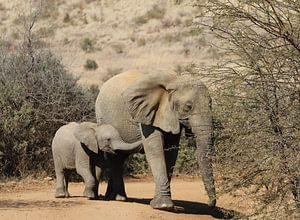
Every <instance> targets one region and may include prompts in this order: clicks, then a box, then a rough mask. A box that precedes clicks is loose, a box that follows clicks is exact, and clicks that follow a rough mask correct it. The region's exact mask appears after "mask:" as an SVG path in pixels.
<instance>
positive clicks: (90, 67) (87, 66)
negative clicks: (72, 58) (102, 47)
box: [84, 59, 98, 70]
mask: <svg viewBox="0 0 300 220" xmlns="http://www.w3.org/2000/svg"><path fill="white" fill-rule="evenodd" d="M97 68H98V64H97V63H96V61H95V60H90V59H87V60H86V63H85V65H84V69H86V70H96V69H97Z"/></svg>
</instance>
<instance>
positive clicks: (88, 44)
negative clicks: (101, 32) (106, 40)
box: [80, 37, 95, 53]
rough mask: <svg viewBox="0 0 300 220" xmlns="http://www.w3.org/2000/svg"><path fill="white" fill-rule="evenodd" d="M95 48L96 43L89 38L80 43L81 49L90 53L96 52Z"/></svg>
mask: <svg viewBox="0 0 300 220" xmlns="http://www.w3.org/2000/svg"><path fill="white" fill-rule="evenodd" d="M94 46H95V42H94V41H93V40H91V39H90V38H88V37H86V38H84V39H83V40H82V41H81V42H80V47H81V49H82V50H83V51H85V52H88V53H90V52H93V51H94V50H95V48H94Z"/></svg>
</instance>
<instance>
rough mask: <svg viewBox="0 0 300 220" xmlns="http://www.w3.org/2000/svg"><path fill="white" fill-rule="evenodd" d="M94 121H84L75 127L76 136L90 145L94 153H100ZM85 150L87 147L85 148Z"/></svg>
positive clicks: (89, 147) (81, 141)
mask: <svg viewBox="0 0 300 220" xmlns="http://www.w3.org/2000/svg"><path fill="white" fill-rule="evenodd" d="M95 126H96V125H95V124H94V123H82V124H80V125H79V126H78V127H77V128H76V129H74V132H73V134H74V136H75V138H76V139H77V140H78V141H79V142H80V143H83V144H84V145H86V146H87V147H88V149H89V150H91V151H93V152H94V153H96V154H97V153H98V144H97V140H96V135H95V129H94V128H95ZM84 150H85V149H84Z"/></svg>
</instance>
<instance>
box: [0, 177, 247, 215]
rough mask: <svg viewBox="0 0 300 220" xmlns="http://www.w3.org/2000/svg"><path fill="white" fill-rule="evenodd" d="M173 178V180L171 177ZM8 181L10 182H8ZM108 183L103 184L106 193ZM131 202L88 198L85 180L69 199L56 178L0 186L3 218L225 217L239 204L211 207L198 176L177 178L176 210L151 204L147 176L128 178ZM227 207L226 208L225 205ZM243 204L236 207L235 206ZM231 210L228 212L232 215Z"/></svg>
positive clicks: (72, 187) (230, 202) (226, 200)
mask: <svg viewBox="0 0 300 220" xmlns="http://www.w3.org/2000/svg"><path fill="white" fill-rule="evenodd" d="M172 181H173V180H172ZM7 185H8V186H7ZM105 189H106V183H102V184H101V187H100V192H101V194H104V191H105ZM126 190H127V194H128V197H129V201H128V202H116V201H103V200H87V199H86V198H84V197H82V191H83V183H71V184H70V190H69V191H70V194H71V198H68V199H55V198H54V182H53V181H48V182H47V181H43V182H34V183H30V184H28V183H24V184H20V183H13V184H11V183H9V184H6V185H4V184H2V185H1V187H0V219H1V220H15V219H16V220H17V219H18V220H23V219H28V220H29V219H30V220H56V219H58V220H68V219H72V220H76V219H81V220H82V219H89V220H90V219H91V220H93V219H105V220H115V219H130V220H135V219H143V220H146V219H153V220H155V219H171V220H179V219H184V220H189V219H215V218H224V217H226V216H225V215H224V213H226V212H227V213H228V211H229V210H228V209H233V207H235V206H236V205H234V204H237V201H235V200H234V199H233V198H231V197H229V196H225V197H222V198H220V199H219V200H218V206H219V207H222V208H217V209H213V210H212V209H209V208H208V207H207V206H206V201H207V197H206V194H205V192H204V189H203V184H202V183H201V182H200V181H199V180H198V179H187V180H186V179H174V181H173V182H172V197H173V200H174V202H175V205H176V210H175V211H174V212H166V211H159V210H154V209H152V208H151V207H150V206H149V201H150V199H151V198H152V196H153V192H154V183H153V181H152V180H151V179H147V180H139V181H133V180H126ZM226 208H227V209H226ZM238 209H239V210H242V209H243V207H239V208H237V207H235V210H238ZM231 213H232V212H229V216H230V215H231Z"/></svg>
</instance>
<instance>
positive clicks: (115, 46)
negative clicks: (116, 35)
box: [111, 43, 125, 54]
mask: <svg viewBox="0 0 300 220" xmlns="http://www.w3.org/2000/svg"><path fill="white" fill-rule="evenodd" d="M111 47H112V48H113V49H114V51H115V52H116V53H118V54H120V53H123V52H124V48H125V45H124V44H122V43H115V44H112V45H111Z"/></svg>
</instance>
